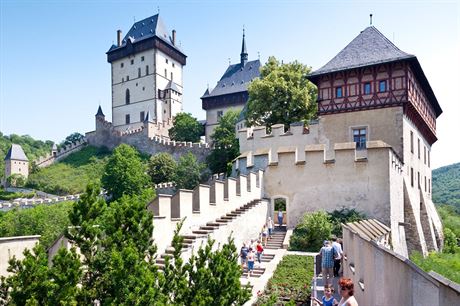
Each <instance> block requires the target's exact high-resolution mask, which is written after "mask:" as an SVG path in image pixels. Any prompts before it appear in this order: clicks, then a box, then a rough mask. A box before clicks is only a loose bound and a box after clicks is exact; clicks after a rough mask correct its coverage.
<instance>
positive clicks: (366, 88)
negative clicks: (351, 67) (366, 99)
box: [364, 82, 371, 95]
mask: <svg viewBox="0 0 460 306" xmlns="http://www.w3.org/2000/svg"><path fill="white" fill-rule="evenodd" d="M364 94H365V95H370V94H371V83H369V82H367V83H364Z"/></svg>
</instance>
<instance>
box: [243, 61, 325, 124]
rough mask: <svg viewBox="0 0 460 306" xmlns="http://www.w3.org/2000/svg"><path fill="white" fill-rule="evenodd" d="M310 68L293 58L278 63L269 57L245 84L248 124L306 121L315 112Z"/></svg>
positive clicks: (314, 87) (314, 88) (314, 92)
mask: <svg viewBox="0 0 460 306" xmlns="http://www.w3.org/2000/svg"><path fill="white" fill-rule="evenodd" d="M310 71H311V68H310V67H308V66H306V65H303V64H301V63H299V62H297V61H294V62H292V63H288V64H280V63H279V62H278V61H277V60H276V58H275V57H270V58H269V59H268V62H267V63H266V64H265V65H264V66H263V67H262V68H261V70H260V79H256V80H254V81H253V82H252V83H251V84H249V87H248V92H249V100H248V110H247V112H246V113H245V117H246V121H247V124H248V125H265V126H269V127H270V126H272V125H274V124H278V123H281V124H284V125H285V126H288V125H289V124H291V123H293V122H299V121H302V122H306V121H308V120H309V119H311V118H312V117H314V116H315V114H316V95H317V93H316V86H315V85H313V83H311V82H310V81H308V79H307V75H308V74H309V73H310Z"/></svg>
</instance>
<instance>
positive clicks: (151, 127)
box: [85, 117, 211, 162]
mask: <svg viewBox="0 0 460 306" xmlns="http://www.w3.org/2000/svg"><path fill="white" fill-rule="evenodd" d="M158 127H159V126H158V125H157V124H155V123H151V122H148V123H144V126H141V127H139V128H137V129H135V130H128V131H125V132H122V131H119V130H117V129H115V128H114V127H113V125H112V123H110V122H108V121H106V120H105V119H104V118H103V117H96V130H95V131H92V132H88V133H86V137H85V138H86V140H87V142H88V144H90V145H93V146H96V147H102V146H104V147H107V148H109V149H110V150H113V149H114V148H116V147H117V146H119V145H120V144H122V143H125V144H128V145H131V146H133V147H135V148H136V149H138V150H139V151H140V152H142V153H145V154H149V155H154V154H157V153H161V152H166V153H169V154H171V155H172V156H173V157H174V159H176V160H177V159H179V157H180V156H182V155H183V154H185V153H187V152H191V153H193V154H194V155H195V156H196V157H197V159H198V160H199V161H201V162H203V161H204V160H205V159H206V157H207V156H208V154H209V153H210V150H211V149H210V147H209V145H208V144H202V143H191V142H176V141H171V140H168V139H166V138H164V137H160V136H156V135H157V134H156V130H157V129H158Z"/></svg>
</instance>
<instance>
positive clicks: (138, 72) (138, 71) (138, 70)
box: [137, 68, 141, 78]
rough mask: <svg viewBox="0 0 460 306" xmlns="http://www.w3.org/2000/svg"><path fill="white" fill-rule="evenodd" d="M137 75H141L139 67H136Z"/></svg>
mask: <svg viewBox="0 0 460 306" xmlns="http://www.w3.org/2000/svg"><path fill="white" fill-rule="evenodd" d="M137 77H138V78H140V77H141V68H137Z"/></svg>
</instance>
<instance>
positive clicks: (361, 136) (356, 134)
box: [353, 128, 366, 150]
mask: <svg viewBox="0 0 460 306" xmlns="http://www.w3.org/2000/svg"><path fill="white" fill-rule="evenodd" d="M353 141H354V142H355V143H356V150H364V149H366V128H359V129H353Z"/></svg>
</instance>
